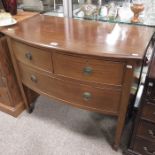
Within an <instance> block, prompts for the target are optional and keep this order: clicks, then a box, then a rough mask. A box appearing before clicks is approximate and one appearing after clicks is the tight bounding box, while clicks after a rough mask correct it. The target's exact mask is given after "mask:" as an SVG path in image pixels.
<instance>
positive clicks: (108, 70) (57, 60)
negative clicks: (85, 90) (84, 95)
mask: <svg viewBox="0 0 155 155" xmlns="http://www.w3.org/2000/svg"><path fill="white" fill-rule="evenodd" d="M53 64H54V73H55V74H57V75H60V76H65V77H69V78H73V79H78V80H82V81H88V82H89V81H90V82H95V83H102V84H110V85H122V83H123V74H124V66H125V64H124V63H122V62H112V61H106V60H97V59H91V58H88V59H87V58H82V57H79V56H71V55H65V54H61V53H54V54H53Z"/></svg>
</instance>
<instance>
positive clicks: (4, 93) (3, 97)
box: [0, 87, 10, 106]
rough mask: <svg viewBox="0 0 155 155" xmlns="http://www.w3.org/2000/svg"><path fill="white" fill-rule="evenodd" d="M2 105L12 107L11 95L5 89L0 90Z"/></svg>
mask: <svg viewBox="0 0 155 155" xmlns="http://www.w3.org/2000/svg"><path fill="white" fill-rule="evenodd" d="M0 103H1V104H4V105H8V106H9V105H10V100H9V95H8V92H7V89H6V88H4V87H1V88H0Z"/></svg>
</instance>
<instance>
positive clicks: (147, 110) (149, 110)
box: [141, 102, 155, 123]
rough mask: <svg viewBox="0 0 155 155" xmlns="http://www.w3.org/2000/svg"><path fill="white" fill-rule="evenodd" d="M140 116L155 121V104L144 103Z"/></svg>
mask: <svg viewBox="0 0 155 155" xmlns="http://www.w3.org/2000/svg"><path fill="white" fill-rule="evenodd" d="M141 116H142V118H144V119H147V120H149V121H152V122H154V123H155V104H152V103H149V102H148V103H146V104H145V105H144V106H143V108H142V114H141Z"/></svg>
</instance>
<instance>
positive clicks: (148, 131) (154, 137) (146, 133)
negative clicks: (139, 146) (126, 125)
mask: <svg viewBox="0 0 155 155" xmlns="http://www.w3.org/2000/svg"><path fill="white" fill-rule="evenodd" d="M137 135H138V136H140V137H143V138H145V139H148V140H151V141H153V142H155V124H153V123H149V122H147V121H143V120H141V121H140V122H139V126H138V130H137Z"/></svg>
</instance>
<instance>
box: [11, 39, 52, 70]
mask: <svg viewBox="0 0 155 155" xmlns="http://www.w3.org/2000/svg"><path fill="white" fill-rule="evenodd" d="M12 47H13V50H14V53H15V56H16V58H17V60H18V61H20V62H22V63H25V64H27V65H29V66H33V67H37V68H39V69H42V70H44V71H47V72H52V70H53V69H52V58H51V53H49V52H47V51H44V50H41V49H38V48H34V47H31V46H28V45H26V44H22V43H20V42H16V41H12Z"/></svg>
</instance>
